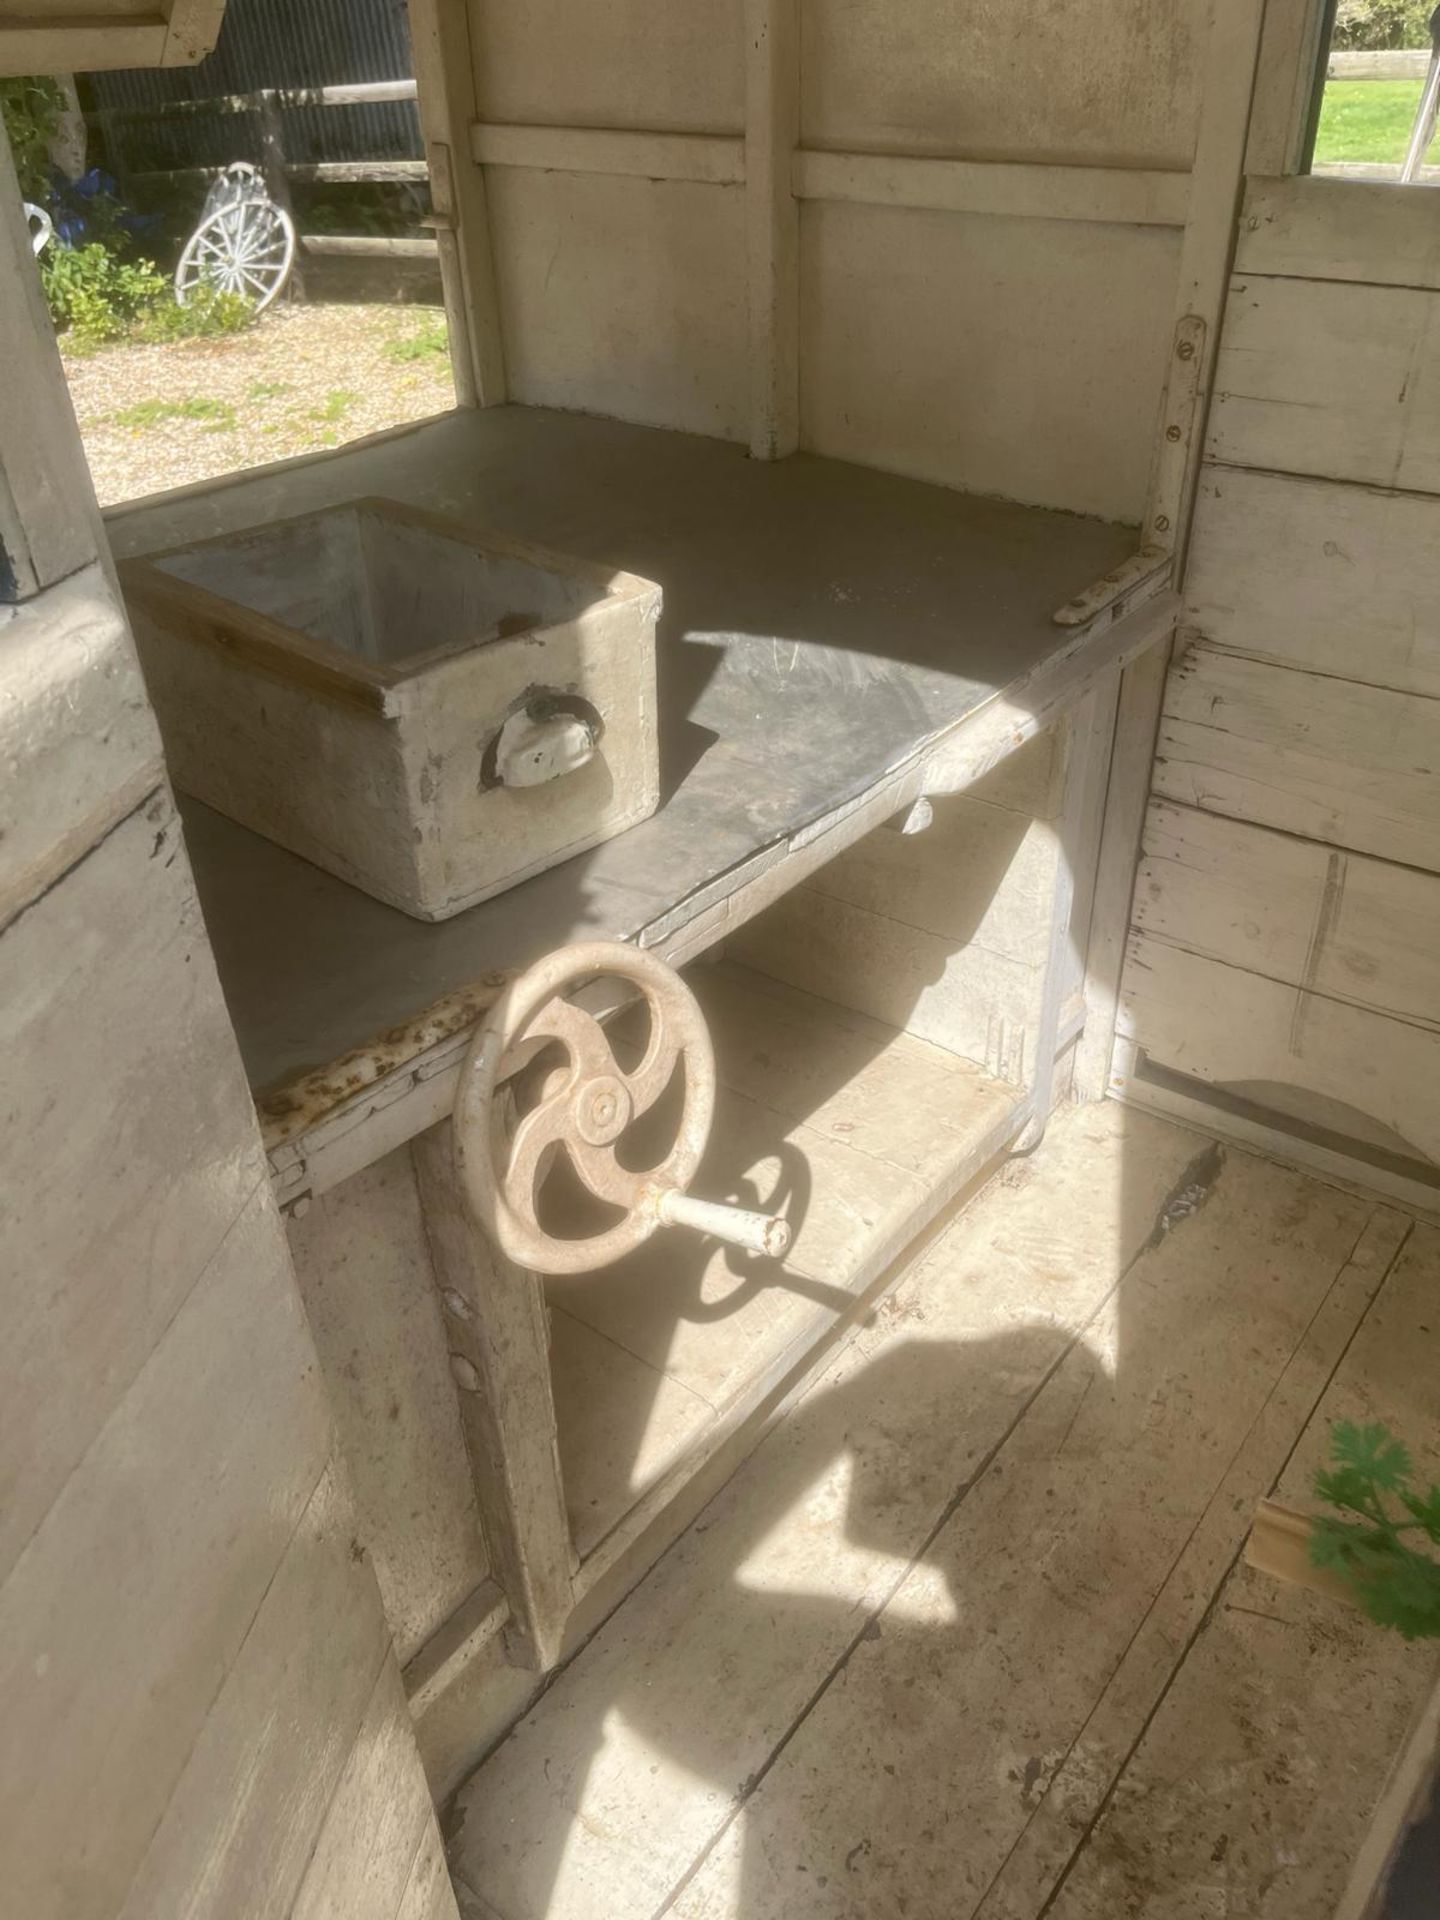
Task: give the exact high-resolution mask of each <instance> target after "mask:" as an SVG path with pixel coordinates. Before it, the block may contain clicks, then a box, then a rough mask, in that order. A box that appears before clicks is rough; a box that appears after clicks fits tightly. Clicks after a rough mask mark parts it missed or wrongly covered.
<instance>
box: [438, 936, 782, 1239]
mask: <svg viewBox="0 0 1440 1920" xmlns="http://www.w3.org/2000/svg"><path fill="white" fill-rule="evenodd" d="M606 977H608V978H616V979H620V980H625V981H628V982H629V983H630V984H631V985H633V986H635V987H638V988H639V990H640V992H641V994H642V995H643V997H644V999H645V1002H646V1005H647V1007H648V1010H649V1015H650V1036H649V1040H648V1043H647V1045H646V1048H645V1054H644V1057H643V1059H641V1061H640V1062H639V1064H638V1065H637V1066H635V1067H632V1068H628V1069H627V1068H624V1067H622V1066H621V1065H620V1064H619V1062H618V1061H617V1060H616V1058H615V1055H614V1052H613V1051H612V1049H611V1046H610V1042H609V1040H608V1039H607V1038H606V1036H605V1030H604V1028H603V1027H602V1026H601V1025H600V1022H599V1021H598V1020H596V1019H595V1017H594V1016H593V1015H592V1014H589V1013H586V1012H585V1011H584V1009H583V1008H580V1007H577V1006H575V1005H574V1004H573V1003H572V1002H570V1001H568V1000H566V999H565V998H564V994H565V992H566V990H567V989H573V988H575V987H577V986H578V985H580V983H581V982H582V981H585V980H594V979H598V978H606ZM549 1043H558V1044H559V1045H560V1046H561V1047H562V1048H563V1049H564V1051H565V1054H566V1056H567V1064H566V1065H565V1067H563V1068H556V1069H555V1070H554V1071H553V1072H552V1073H551V1074H550V1075H549V1076H548V1078H547V1080H546V1082H545V1084H544V1086H543V1088H542V1090H541V1095H540V1099H539V1102H538V1104H537V1105H536V1106H535V1107H534V1108H533V1109H532V1110H531V1111H530V1112H528V1113H526V1114H524V1115H523V1117H522V1118H521V1119H520V1120H519V1121H518V1122H516V1123H515V1124H514V1125H513V1126H512V1125H511V1124H509V1121H508V1116H507V1113H506V1103H505V1102H503V1101H502V1100H501V1099H498V1098H497V1095H498V1093H499V1090H500V1087H501V1083H502V1082H503V1081H504V1080H505V1079H506V1078H507V1076H508V1075H510V1074H512V1073H514V1072H515V1071H516V1070H517V1068H519V1067H520V1066H521V1065H523V1064H524V1061H525V1059H526V1058H528V1057H530V1056H532V1055H533V1053H534V1052H535V1050H536V1048H537V1046H539V1047H543V1046H546V1045H547V1044H549ZM682 1063H683V1066H684V1072H685V1101H684V1107H683V1110H682V1112H681V1115H680V1120H679V1123H678V1125H677V1127H676V1133H675V1140H674V1143H673V1145H672V1146H671V1147H670V1149H669V1151H668V1153H666V1155H665V1157H664V1158H663V1159H662V1160H661V1161H660V1163H659V1164H658V1165H657V1166H653V1167H650V1168H647V1169H646V1170H644V1171H643V1172H632V1171H631V1170H630V1169H628V1168H626V1167H623V1166H622V1165H621V1164H620V1162H619V1160H618V1159H617V1158H616V1152H615V1149H616V1147H617V1146H618V1144H619V1142H620V1140H621V1138H622V1136H623V1135H624V1134H625V1132H626V1130H627V1129H628V1128H629V1127H630V1125H631V1123H632V1122H633V1121H634V1120H636V1119H638V1118H639V1117H640V1116H641V1115H642V1114H644V1113H647V1112H648V1111H649V1110H650V1109H651V1108H652V1107H653V1106H654V1105H655V1103H656V1102H657V1101H658V1100H659V1099H660V1097H661V1095H662V1094H663V1093H664V1092H665V1090H666V1088H667V1087H668V1086H669V1084H670V1081H671V1079H672V1077H673V1075H674V1072H675V1069H676V1066H677V1065H679V1064H682ZM714 1112H715V1055H714V1051H713V1049H712V1047H711V1044H710V1034H709V1030H708V1028H707V1027H706V1025H705V1017H704V1015H703V1014H702V1012H701V1011H700V1006H699V1003H698V1002H697V1001H696V999H695V996H694V994H693V993H691V991H690V989H689V987H687V986H686V984H685V982H684V981H683V980H682V979H681V978H680V975H679V974H678V973H676V972H675V971H674V969H673V968H672V967H668V966H667V965H666V964H665V962H664V961H663V960H659V959H657V958H656V957H655V956H654V955H653V954H649V953H643V952H641V951H640V950H639V949H638V948H636V947H629V946H624V945H622V944H620V943H619V942H618V941H610V940H597V941H591V942H588V943H586V944H584V945H581V946H575V947H562V948H561V949H560V950H559V951H558V952H556V953H552V954H550V955H548V956H547V957H546V958H545V959H544V960H541V961H540V962H539V963H538V964H537V965H536V966H533V967H531V969H530V970H529V972H528V973H523V974H521V975H519V976H518V977H517V978H516V979H514V980H512V981H511V983H510V985H509V987H508V988H507V989H506V991H505V993H504V994H503V995H502V996H501V998H500V999H499V1000H498V1001H497V1002H496V1004H495V1005H494V1006H493V1007H492V1008H491V1009H490V1011H489V1013H488V1014H487V1015H486V1016H485V1019H484V1021H483V1022H482V1023H481V1026H480V1028H479V1030H478V1032H477V1033H476V1035H475V1039H474V1041H473V1042H472V1044H471V1047H470V1051H469V1053H468V1055H467V1056H466V1059H465V1064H464V1067H463V1068H462V1069H461V1074H460V1091H459V1094H458V1095H457V1097H456V1102H455V1155H456V1163H457V1166H458V1169H459V1174H460V1181H461V1186H462V1188H463V1190H464V1192H465V1195H466V1198H467V1200H468V1202H469V1205H470V1207H471V1209H472V1210H473V1212H474V1214H475V1216H476V1218H477V1219H478V1220H479V1221H480V1223H481V1225H482V1226H483V1227H484V1228H485V1231H486V1232H487V1233H488V1234H489V1236H490V1238H491V1239H492V1240H493V1242H494V1243H495V1245H496V1246H497V1247H499V1249H500V1250H501V1252H502V1253H503V1254H505V1256H506V1257H507V1258H508V1259H510V1260H513V1261H514V1262H515V1263H516V1264H517V1265H519V1266H523V1267H528V1268H530V1269H531V1270H532V1271H533V1272H536V1273H554V1274H561V1273H589V1272H592V1271H593V1270H594V1269H596V1268H598V1267H606V1266H609V1265H611V1264H612V1263H613V1262H614V1261H616V1260H618V1259H620V1258H621V1257H622V1255H624V1254H626V1253H629V1252H631V1251H632V1250H633V1249H634V1248H635V1247H638V1246H639V1245H641V1243H642V1242H643V1241H645V1240H648V1239H649V1237H650V1235H651V1234H652V1233H654V1231H655V1229H656V1228H657V1227H659V1226H662V1225H665V1224H673V1225H677V1226H690V1227H694V1228H696V1229H697V1230H698V1231H700V1232H702V1233H708V1234H713V1235H715V1236H716V1237H717V1238H719V1239H722V1240H726V1241H728V1242H729V1243H730V1244H732V1245H735V1246H741V1247H745V1248H748V1249H749V1250H750V1251H751V1252H755V1253H766V1254H770V1255H772V1256H775V1257H778V1256H779V1255H781V1254H783V1253H784V1252H785V1250H786V1248H787V1247H788V1246H789V1244H790V1230H789V1228H788V1227H787V1226H786V1224H785V1222H784V1221H783V1220H779V1219H774V1218H772V1217H770V1216H768V1215H765V1214H757V1213H748V1212H746V1211H744V1210H743V1209H742V1208H740V1207H727V1206H718V1205H714V1204H712V1203H709V1202H706V1201H702V1200H693V1199H691V1198H690V1196H689V1195H688V1194H687V1193H686V1191H685V1189H686V1187H687V1186H688V1185H689V1183H690V1181H691V1180H692V1179H693V1178H694V1176H695V1172H696V1169H697V1168H698V1167H699V1165H700V1158H701V1155H702V1154H703V1153H704V1151H705V1143H706V1141H707V1140H708V1139H709V1136H710V1124H711V1121H712V1119H713V1118H714ZM561 1152H563V1153H565V1154H567V1155H568V1156H569V1159H570V1162H571V1165H572V1166H573V1168H574V1170H575V1173H576V1175H577V1176H578V1177H579V1179H580V1181H581V1182H582V1184H583V1185H584V1186H585V1187H586V1188H587V1189H588V1190H589V1191H590V1193H592V1194H593V1195H594V1196H595V1197H596V1198H597V1199H600V1200H606V1201H609V1202H610V1203H611V1204H612V1205H615V1206H619V1207H624V1208H625V1209H626V1217H625V1218H624V1219H623V1220H621V1221H620V1222H618V1223H617V1224H616V1225H615V1226H612V1227H609V1228H607V1229H605V1230H604V1231H603V1232H601V1233H598V1234H594V1235H592V1236H591V1237H590V1238H589V1239H585V1240H566V1239H560V1238H558V1237H557V1236H555V1235H553V1234H551V1233H548V1232H547V1231H546V1230H545V1229H544V1228H543V1227H542V1226H541V1225H540V1222H539V1220H538V1219H537V1217H536V1210H535V1208H536V1196H537V1192H538V1188H539V1185H540V1183H541V1181H542V1180H543V1179H544V1177H545V1173H546V1171H547V1169H548V1168H549V1166H550V1164H551V1162H552V1160H553V1158H554V1156H555V1155H556V1154H557V1153H561Z"/></svg>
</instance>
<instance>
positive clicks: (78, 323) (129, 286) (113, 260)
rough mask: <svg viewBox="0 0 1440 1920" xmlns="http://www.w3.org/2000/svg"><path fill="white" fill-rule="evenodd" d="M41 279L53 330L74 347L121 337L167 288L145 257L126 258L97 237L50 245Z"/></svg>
mask: <svg viewBox="0 0 1440 1920" xmlns="http://www.w3.org/2000/svg"><path fill="white" fill-rule="evenodd" d="M40 280H41V284H42V285H43V287H44V289H45V299H46V302H47V303H48V305H49V308H50V317H51V318H52V320H53V321H54V322H55V326H56V330H57V331H61V332H65V333H68V334H69V335H70V336H71V337H72V339H73V340H74V342H75V344H76V345H77V346H79V347H85V348H89V347H98V346H102V345H103V344H104V343H105V342H106V341H107V340H119V339H122V338H123V337H124V336H125V335H126V334H127V333H128V332H129V331H130V329H131V328H132V327H133V326H134V325H135V323H136V321H137V320H138V319H139V318H140V317H141V315H142V314H148V313H149V312H150V311H151V310H152V309H153V308H155V307H157V306H158V305H159V303H160V301H162V300H166V299H169V297H170V289H169V287H168V286H167V284H166V282H165V280H164V279H163V278H162V276H161V275H160V273H159V272H158V271H157V269H156V268H155V266H154V265H153V263H152V262H151V261H149V260H126V259H125V258H124V257H123V256H122V255H121V254H118V253H115V252H112V251H111V249H110V248H109V247H106V246H104V245H102V244H101V242H100V241H98V240H92V241H90V242H89V243H88V244H87V245H85V246H83V247H62V246H49V247H47V248H46V249H45V251H44V253H42V254H41V256H40Z"/></svg>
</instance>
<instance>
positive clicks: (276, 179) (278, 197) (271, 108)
mask: <svg viewBox="0 0 1440 1920" xmlns="http://www.w3.org/2000/svg"><path fill="white" fill-rule="evenodd" d="M256 97H257V100H258V102H259V105H258V107H257V109H256V113H257V117H258V119H259V124H260V171H261V173H262V175H263V176H264V179H265V191H266V192H267V193H268V194H269V195H270V198H271V199H272V200H273V201H274V202H275V204H276V206H277V207H279V208H280V210H281V212H282V213H285V214H287V215H288V216H289V218H290V221H291V224H292V225H293V226H294V227H295V232H296V236H297V239H298V236H299V232H300V227H299V223H298V222H297V221H296V219H295V203H294V201H293V200H292V199H291V198H290V181H289V178H288V177H287V175H286V172H285V127H284V123H283V122H282V120H281V118H280V109H279V107H278V106H277V105H276V102H275V94H274V91H273V90H272V89H270V88H267V89H266V90H265V91H264V92H263V93H261V94H259V95H257V96H256ZM290 286H291V289H292V290H293V292H294V293H297V294H299V295H300V296H301V297H302V298H303V297H304V293H305V274H304V270H303V268H302V267H301V265H300V249H299V247H298V246H297V247H296V250H295V263H294V265H293V266H292V267H291V269H290Z"/></svg>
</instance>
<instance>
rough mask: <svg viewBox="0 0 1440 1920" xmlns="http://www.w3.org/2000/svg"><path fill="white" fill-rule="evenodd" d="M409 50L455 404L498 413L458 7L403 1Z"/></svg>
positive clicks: (464, 23)
mask: <svg viewBox="0 0 1440 1920" xmlns="http://www.w3.org/2000/svg"><path fill="white" fill-rule="evenodd" d="M410 46H411V54H412V59H413V62H414V67H415V83H416V87H417V89H418V95H417V97H418V99H419V103H420V125H421V129H422V131H423V133H424V136H425V157H426V159H427V160H428V161H429V164H430V202H431V206H432V208H433V210H434V211H433V216H432V221H433V225H434V228H435V238H436V240H437V242H438V243H439V248H440V271H441V275H442V278H443V281H444V287H445V314H446V319H447V321H448V323H449V329H450V364H451V366H452V367H453V368H454V370H455V393H456V398H457V399H458V400H459V402H460V404H461V405H462V406H481V407H495V406H500V405H502V404H503V403H504V401H505V399H506V381H505V351H504V345H503V341H502V338H501V332H500V304H499V295H498V292H497V289H496V284H495V262H494V256H493V254H492V252H491V247H490V209H489V204H488V201H487V197H486V192H485V174H484V170H483V169H482V168H481V166H480V165H479V163H478V162H477V161H476V159H475V157H474V155H473V153H472V152H471V147H470V128H471V125H472V123H473V122H474V121H475V119H476V118H477V115H478V109H477V106H476V99H475V64H474V57H473V53H472V49H471V44H470V22H469V17H468V14H467V12H466V9H465V5H464V0H410Z"/></svg>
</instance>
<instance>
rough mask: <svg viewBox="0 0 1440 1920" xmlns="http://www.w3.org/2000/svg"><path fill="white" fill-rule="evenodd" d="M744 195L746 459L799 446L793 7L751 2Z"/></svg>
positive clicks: (787, 2)
mask: <svg viewBox="0 0 1440 1920" xmlns="http://www.w3.org/2000/svg"><path fill="white" fill-rule="evenodd" d="M745 33H746V50H745V195H746V234H747V245H748V252H749V272H750V452H751V454H752V455H753V456H754V458H755V459H757V460H781V459H783V458H784V457H785V455H786V454H787V453H794V451H795V449H796V447H798V446H799V444H800V368H799V355H800V348H799V330H800V284H799V251H800V207H799V202H798V201H797V200H796V198H795V191H794V180H793V177H792V175H793V169H794V165H795V149H796V145H797V143H798V140H799V123H800V71H799V59H798V42H799V22H798V19H797V13H796V0H746V5H745Z"/></svg>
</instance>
